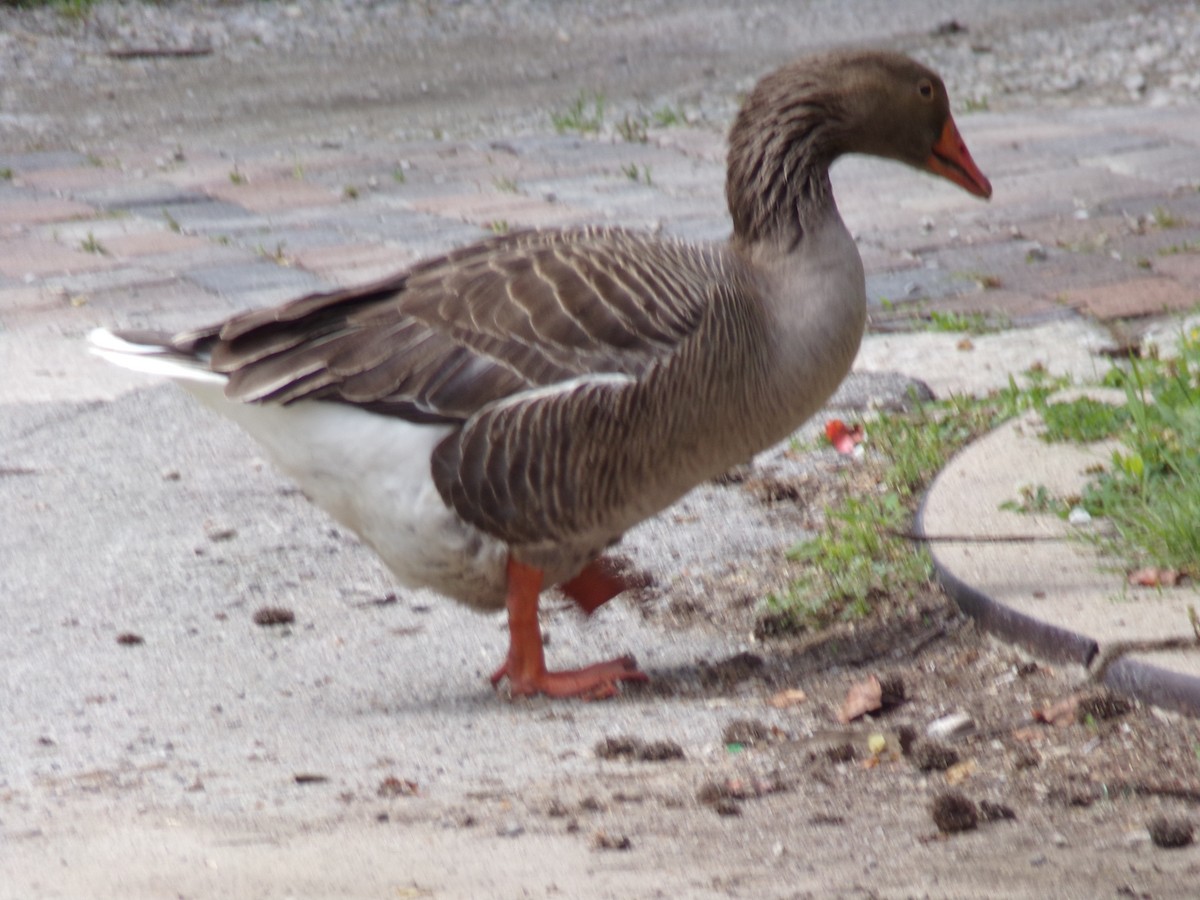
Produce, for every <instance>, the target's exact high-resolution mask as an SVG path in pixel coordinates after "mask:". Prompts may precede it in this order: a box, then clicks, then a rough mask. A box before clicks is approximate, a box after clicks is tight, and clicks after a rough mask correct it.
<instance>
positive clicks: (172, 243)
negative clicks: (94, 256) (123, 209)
mask: <svg viewBox="0 0 1200 900" xmlns="http://www.w3.org/2000/svg"><path fill="white" fill-rule="evenodd" d="M209 243H210V242H209V241H207V240H205V239H204V238H199V237H192V236H189V235H186V234H177V233H175V232H174V231H171V230H170V229H168V228H159V229H154V230H150V231H136V232H125V233H122V234H118V235H114V236H112V237H109V238H106V239H105V240H104V247H105V249H106V250H108V252H109V253H110V254H111V255H112V256H113V257H114V258H116V259H137V258H140V257H144V256H165V255H167V254H176V253H190V252H193V251H199V250H200V249H202V248H204V247H207V246H208V244H209Z"/></svg>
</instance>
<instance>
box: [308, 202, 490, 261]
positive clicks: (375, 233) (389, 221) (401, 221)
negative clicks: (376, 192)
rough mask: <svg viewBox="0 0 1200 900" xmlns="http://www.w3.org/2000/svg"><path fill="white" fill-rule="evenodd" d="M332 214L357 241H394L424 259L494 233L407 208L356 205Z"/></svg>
mask: <svg viewBox="0 0 1200 900" xmlns="http://www.w3.org/2000/svg"><path fill="white" fill-rule="evenodd" d="M331 212H333V217H331V219H330V221H331V223H332V224H333V225H334V227H336V228H337V229H338V230H339V231H341V232H342V233H343V234H345V235H346V236H347V237H349V238H353V239H354V240H355V241H356V242H362V241H366V240H370V239H372V238H375V239H379V240H386V241H391V242H394V243H396V244H399V245H400V246H402V247H406V248H409V249H412V250H413V251H414V252H415V253H417V254H418V255H420V256H427V255H429V254H432V253H438V252H443V251H445V250H448V249H450V248H451V247H456V246H461V245H462V244H466V243H470V242H471V241H477V240H479V239H480V238H484V237H487V236H488V235H490V234H491V232H490V231H487V230H486V229H483V228H480V227H479V226H477V225H471V224H469V223H466V222H461V221H456V220H451V219H445V218H440V217H438V216H433V215H429V214H428V213H420V212H414V211H411V210H404V209H388V208H386V207H382V206H374V205H367V204H362V205H359V204H356V205H355V206H353V207H338V208H336V210H333V211H331Z"/></svg>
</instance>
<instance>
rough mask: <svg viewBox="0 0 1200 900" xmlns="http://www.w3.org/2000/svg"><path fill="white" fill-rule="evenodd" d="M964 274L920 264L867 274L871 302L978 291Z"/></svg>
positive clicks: (876, 303)
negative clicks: (894, 270) (892, 270)
mask: <svg viewBox="0 0 1200 900" xmlns="http://www.w3.org/2000/svg"><path fill="white" fill-rule="evenodd" d="M975 287H976V284H975V282H974V281H972V280H971V279H970V278H968V277H966V276H964V275H963V274H962V273H958V272H950V271H947V270H946V269H940V268H938V269H929V268H924V267H917V268H913V269H906V270H904V271H901V272H880V273H878V274H875V275H870V276H868V277H867V302H868V303H869V304H870V305H872V306H883V305H886V304H890V303H904V302H909V301H914V300H931V299H937V298H941V297H953V296H957V295H958V294H963V293H967V292H968V291H973V290H975Z"/></svg>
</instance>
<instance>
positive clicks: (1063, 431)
mask: <svg viewBox="0 0 1200 900" xmlns="http://www.w3.org/2000/svg"><path fill="white" fill-rule="evenodd" d="M1104 384H1105V385H1106V386H1108V387H1116V388H1120V389H1122V390H1123V391H1124V392H1125V405H1124V406H1118V405H1114V404H1110V403H1103V402H1100V401H1097V400H1092V399H1090V398H1080V399H1076V400H1071V401H1067V402H1060V403H1042V404H1040V405H1039V406H1038V410H1039V412H1040V414H1041V417H1042V419H1043V421H1044V422H1045V424H1046V430H1045V432H1044V433H1043V435H1042V437H1043V438H1044V439H1045V440H1048V441H1074V442H1081V443H1092V442H1095V441H1100V440H1104V439H1110V438H1111V439H1115V440H1117V441H1118V442H1119V444H1120V448H1119V449H1117V450H1115V451H1114V452H1113V454H1112V458H1111V459H1110V460H1109V462H1108V464H1107V465H1101V466H1097V467H1096V468H1095V470H1094V471H1092V472H1091V473H1090V475H1091V479H1090V480H1089V481H1088V483H1087V484H1086V485H1085V486H1084V488H1083V491H1082V492H1081V494H1080V496H1079V497H1069V498H1066V497H1055V496H1053V495H1051V494H1050V493H1049V492H1048V491H1047V490H1046V489H1045V487H1042V486H1027V487H1025V488H1022V489H1021V496H1020V498H1019V499H1017V500H1010V501H1007V502H1005V503H1004V504H1002V508H1004V509H1010V510H1013V511H1016V512H1025V513H1035V512H1052V513H1054V514H1056V515H1058V516H1059V517H1060V518H1065V517H1066V516H1067V514H1068V513H1069V512H1070V511H1071V509H1072V508H1074V507H1076V506H1079V507H1081V508H1082V509H1084V510H1086V511H1087V512H1088V513H1089V514H1090V515H1091V516H1092V517H1093V519H1104V520H1106V522H1107V525H1108V527H1106V528H1099V529H1096V530H1095V531H1093V532H1088V533H1086V534H1083V536H1084V537H1087V538H1088V539H1090V540H1094V541H1095V542H1096V543H1097V544H1098V545H1100V547H1101V548H1102V549H1103V550H1104V551H1105V552H1106V553H1107V554H1109V555H1111V556H1112V557H1114V558H1116V559H1119V560H1121V562H1122V563H1123V564H1124V565H1125V566H1126V567H1127V568H1128V569H1130V570H1133V569H1137V568H1142V567H1147V566H1152V567H1156V568H1160V569H1174V570H1177V571H1179V572H1181V573H1182V574H1184V575H1187V576H1188V577H1190V578H1192V579H1196V578H1200V449H1198V448H1200V329H1193V330H1192V331H1191V332H1190V333H1187V334H1182V335H1181V336H1180V339H1179V355H1178V356H1176V357H1172V358H1167V359H1162V358H1159V357H1157V356H1152V357H1151V358H1149V359H1145V360H1136V359H1135V360H1130V361H1128V362H1124V363H1121V364H1119V365H1118V364H1114V365H1113V368H1112V369H1111V370H1110V371H1109V373H1108V374H1107V375H1106V376H1105V378H1104Z"/></svg>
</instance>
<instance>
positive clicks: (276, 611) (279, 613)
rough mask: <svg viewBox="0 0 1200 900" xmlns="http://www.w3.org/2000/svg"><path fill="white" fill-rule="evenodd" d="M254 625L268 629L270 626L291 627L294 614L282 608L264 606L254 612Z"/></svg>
mask: <svg viewBox="0 0 1200 900" xmlns="http://www.w3.org/2000/svg"><path fill="white" fill-rule="evenodd" d="M253 620H254V624H255V625H261V626H262V627H263V628H269V627H271V626H272V625H291V624H292V623H293V622H295V621H296V614H295V613H294V612H292V611H291V610H290V609H288V608H286V607H283V606H264V607H261V608H260V609H257V610H255V611H254V616H253Z"/></svg>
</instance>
